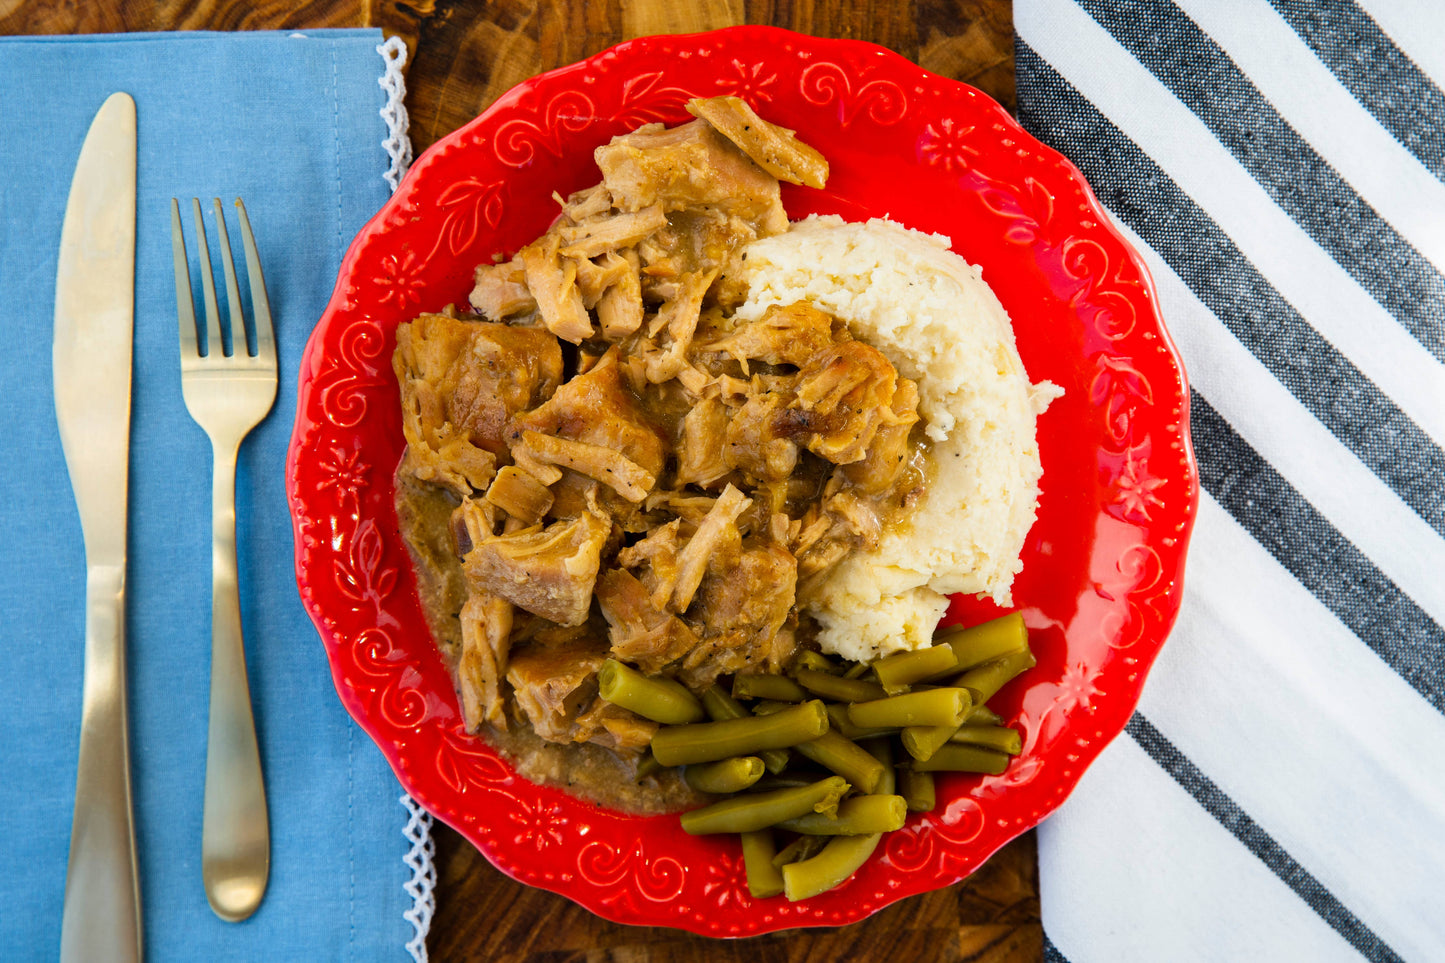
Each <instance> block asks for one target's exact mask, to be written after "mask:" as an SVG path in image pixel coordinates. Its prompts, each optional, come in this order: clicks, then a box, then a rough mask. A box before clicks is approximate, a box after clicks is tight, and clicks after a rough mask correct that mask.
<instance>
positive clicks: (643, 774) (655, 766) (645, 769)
mask: <svg viewBox="0 0 1445 963" xmlns="http://www.w3.org/2000/svg"><path fill="white" fill-rule="evenodd" d="M656 772H662V763H660V762H658V761H657V757H656V756H654V755H653V754H652V753H651V752H648V753H647V755H645V756H643V757H642V758H641V759H639V760H638V761H637V781H638V782H642V780H644V779H646V778H647V777H648V776H650V775H652V774H653V773H656Z"/></svg>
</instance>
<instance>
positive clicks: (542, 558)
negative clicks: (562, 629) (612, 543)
mask: <svg viewBox="0 0 1445 963" xmlns="http://www.w3.org/2000/svg"><path fill="white" fill-rule="evenodd" d="M611 531H612V521H611V520H610V519H609V518H607V517H606V516H604V515H602V514H601V513H600V512H591V511H588V512H584V513H583V514H581V515H579V516H577V517H576V518H574V519H571V520H564V521H557V522H553V523H552V524H551V525H548V526H547V527H546V528H530V529H524V530H522V531H519V532H514V533H512V534H510V535H492V536H490V537H487V538H483V539H481V540H480V541H478V542H477V543H476V544H475V545H474V546H473V547H472V550H471V551H470V552H468V553H467V556H466V558H465V559H464V560H463V566H462V567H463V571H464V572H465V573H466V576H467V584H468V586H469V587H470V588H471V589H472V591H473V592H488V593H491V594H493V595H497V596H500V597H501V598H504V599H506V600H507V601H508V602H511V603H512V604H513V605H515V606H517V607H518V608H522V609H526V610H527V611H528V612H531V613H532V614H533V615H538V616H541V617H542V618H544V619H547V620H548V621H551V622H556V623H557V624H558V625H581V624H582V623H583V622H585V621H586V620H587V611H588V609H589V608H590V606H591V604H592V589H593V586H594V584H595V583H596V581H597V570H598V569H599V568H600V567H601V558H602V546H603V545H604V544H605V543H606V541H607V536H608V535H609V534H610V533H611Z"/></svg>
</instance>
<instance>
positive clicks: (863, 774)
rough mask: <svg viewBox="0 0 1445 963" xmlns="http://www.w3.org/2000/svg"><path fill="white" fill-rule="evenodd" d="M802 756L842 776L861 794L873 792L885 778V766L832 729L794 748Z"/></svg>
mask: <svg viewBox="0 0 1445 963" xmlns="http://www.w3.org/2000/svg"><path fill="white" fill-rule="evenodd" d="M793 748H794V750H795V751H796V752H797V753H798V755H800V756H804V757H806V758H808V759H811V760H813V761H814V762H816V763H817V764H818V765H820V766H822V767H823V768H824V769H831V770H832V771H833V772H836V773H837V774H838V775H840V776H842V777H843V778H844V779H846V780H848V782H850V783H852V784H853V787H854V788H855V789H857V790H858V791H859V792H864V793H871V792H873V791H875V790H876V789H877V788H878V780H880V779H882V778H883V764H882V763H880V762H879V761H878V760H877V759H874V758H873V757H872V756H870V755H869V754H868V753H867V752H866V751H865V750H863V749H860V748H858V747H857V746H856V745H854V744H853V743H852V742H850V741H849V740H847V739H845V738H844V737H843V736H840V735H839V734H838V733H836V732H833V731H832V730H831V729H830V730H829V731H827V732H825V733H823V734H822V735H821V736H819V737H818V738H816V739H814V740H812V741H811V742H802V743H799V744H798V745H796V746H794V747H793Z"/></svg>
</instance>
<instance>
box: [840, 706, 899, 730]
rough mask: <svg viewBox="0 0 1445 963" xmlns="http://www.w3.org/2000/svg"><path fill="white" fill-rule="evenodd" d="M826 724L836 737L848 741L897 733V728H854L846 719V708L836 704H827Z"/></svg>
mask: <svg viewBox="0 0 1445 963" xmlns="http://www.w3.org/2000/svg"><path fill="white" fill-rule="evenodd" d="M828 722H829V723H830V725H831V727H832V728H833V730H834V731H835V732H837V733H838V735H840V736H845V737H846V738H849V739H867V738H869V737H870V736H891V735H895V734H896V733H897V732H898V731H899V729H898V727H897V726H886V727H884V728H882V729H864V728H863V727H862V726H855V725H853V723H852V722H851V721H850V720H849V719H848V707H847V706H845V705H843V704H842V703H838V702H833V703H829V705H828Z"/></svg>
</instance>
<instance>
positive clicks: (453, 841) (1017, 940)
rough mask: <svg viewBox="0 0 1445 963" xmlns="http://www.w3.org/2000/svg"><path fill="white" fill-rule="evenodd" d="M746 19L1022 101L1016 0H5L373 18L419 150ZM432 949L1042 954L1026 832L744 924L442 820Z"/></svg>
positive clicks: (559, 955) (528, 960) (205, 25)
mask: <svg viewBox="0 0 1445 963" xmlns="http://www.w3.org/2000/svg"><path fill="white" fill-rule="evenodd" d="M742 23H761V24H772V25H774V26H780V27H788V28H790V29H793V30H799V31H802V32H804V33H810V34H815V35H818V36H825V37H847V38H851V39H858V40H868V41H871V42H873V43H877V44H881V45H883V46H885V47H889V48H890V49H892V50H895V51H897V52H898V53H901V54H903V55H904V56H905V57H908V58H909V59H911V60H914V61H916V62H917V63H919V64H921V65H922V66H923V67H926V68H927V69H929V70H931V71H933V72H934V73H937V74H940V75H942V76H944V77H951V78H954V79H956V80H962V81H965V82H967V83H970V84H973V85H974V86H976V87H979V88H980V89H982V90H983V91H985V92H986V93H988V94H990V95H991V96H993V97H994V98H996V99H997V100H999V101H1000V102H1001V103H1003V104H1004V105H1005V106H1006V107H1008V108H1009V109H1010V110H1012V109H1013V107H1014V58H1013V17H1012V9H1011V3H1010V0H897V2H890V0H690V2H689V0H671V2H669V0H621V2H591V3H589V2H586V0H452V2H448V0H412V2H406V0H311V2H303V3H289V2H283V0H259V2H252V0H149V2H143V0H109V2H95V3H90V2H85V3H77V2H74V0H0V34H5V35H13V34H65V33H113V32H119V31H142V30H273V29H307V28H319V27H357V26H378V27H381V28H382V29H383V30H384V31H386V33H387V34H388V35H392V36H399V37H401V38H402V39H403V40H405V42H406V44H407V49H408V54H409V60H410V62H409V64H408V66H407V98H406V104H407V109H408V111H409V113H410V116H411V136H412V142H413V146H414V148H415V150H416V151H417V153H420V152H421V151H422V150H424V149H425V148H426V147H427V146H428V145H430V144H431V143H432V142H434V141H435V140H437V139H438V138H439V137H441V136H443V135H445V134H446V133H448V132H449V131H451V130H453V129H455V128H456V127H458V126H460V125H462V124H464V123H466V122H467V121H468V120H470V119H471V118H472V117H474V116H476V114H478V113H479V112H481V111H482V110H484V109H485V108H486V107H487V105H489V104H490V103H491V102H492V101H493V100H495V99H496V98H497V97H498V96H500V95H501V94H502V93H503V92H505V91H506V90H507V89H508V88H510V87H511V86H512V85H513V84H515V83H517V82H518V81H521V80H525V79H526V78H528V77H531V76H534V75H536V74H538V73H540V72H542V71H545V70H549V69H551V68H553V67H559V66H562V65H565V64H569V63H573V62H575V61H577V60H580V59H582V58H584V57H588V56H590V55H592V54H594V53H597V52H598V51H601V50H603V49H605V48H607V47H609V46H611V45H612V44H615V43H618V42H620V41H622V40H625V39H628V38H630V37H636V36H642V35H644V34H649V33H684V32H692V31H696V30H708V29H712V28H716V27H725V26H732V25H735V24H742ZM435 838H436V847H437V868H438V876H439V881H438V886H437V912H436V917H435V919H434V920H433V923H432V930H431V938H430V940H429V941H428V946H429V948H430V951H431V954H432V958H433V959H436V960H486V961H497V963H544V961H545V963H564V961H566V963H572V961H575V963H583V961H586V963H602V961H608V963H624V961H626V963H674V961H677V963H681V961H688V963H696V961H713V960H716V961H739V963H741V961H748V963H815V961H817V963H821V961H845V960H846V961H865V960H869V961H871V960H898V961H905V960H906V961H909V963H930V961H976V963H1020V961H1029V963H1033V961H1037V960H1040V959H1042V957H1043V929H1042V926H1041V925H1040V922H1039V897H1038V871H1037V856H1036V847H1035V841H1034V834H1033V833H1028V834H1026V835H1025V836H1023V837H1021V838H1020V839H1018V840H1016V841H1014V842H1013V843H1011V844H1010V845H1008V846H1006V847H1004V849H1002V850H1001V851H1000V852H999V853H997V854H996V855H995V856H994V857H993V859H991V860H989V862H988V863H987V864H986V865H985V866H984V867H983V868H982V869H980V870H979V871H978V872H977V873H975V874H974V875H973V876H972V877H970V878H969V879H968V880H966V881H964V882H963V883H960V884H958V885H956V886H953V887H950V888H948V889H946V890H940V891H938V892H934V893H930V894H927V895H923V896H917V897H913V898H911V899H907V900H904V901H902V902H900V903H897V904H895V905H893V906H891V907H889V908H887V909H885V910H883V911H882V912H880V913H877V914H875V915H874V916H872V917H870V918H869V919H867V920H865V921H863V922H860V923H856V924H854V925H852V926H847V927H841V928H832V929H814V930H795V931H791V932H787V933H780V934H773V935H770V936H762V937H756V938H753V939H748V940H736V941H721V940H709V939H706V938H703V937H696V936H692V935H690V934H687V933H684V932H681V931H678V930H669V929H660V928H648V927H630V926H619V925H617V924H614V923H609V922H607V921H605V920H602V919H599V918H598V917H596V916H593V915H592V914H591V913H589V912H587V911H586V910H583V909H581V908H579V907H578V906H576V905H575V904H573V903H572V902H571V901H569V900H567V899H565V898H564V897H561V896H557V895H554V894H552V893H546V892H543V891H541V890H536V889H532V888H529V887H526V886H522V885H520V884H518V883H515V882H513V881H512V880H510V879H508V878H507V877H506V876H504V875H503V874H502V873H500V872H498V871H497V870H495V869H493V868H492V866H491V865H490V864H489V863H488V862H487V861H486V859H484V858H483V857H482V856H481V855H480V854H479V853H478V852H477V851H476V850H475V849H474V848H472V847H471V846H470V845H469V844H467V843H466V842H465V841H464V840H463V839H462V838H461V837H460V836H459V835H458V834H457V833H455V832H453V831H452V830H451V829H449V828H447V827H445V826H441V825H440V824H438V826H437V828H436V832H435Z"/></svg>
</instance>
